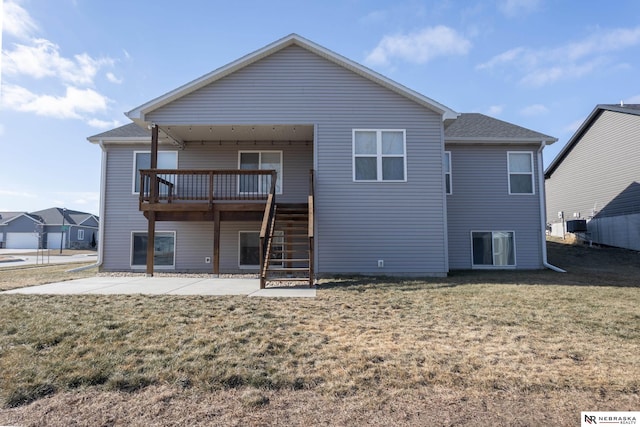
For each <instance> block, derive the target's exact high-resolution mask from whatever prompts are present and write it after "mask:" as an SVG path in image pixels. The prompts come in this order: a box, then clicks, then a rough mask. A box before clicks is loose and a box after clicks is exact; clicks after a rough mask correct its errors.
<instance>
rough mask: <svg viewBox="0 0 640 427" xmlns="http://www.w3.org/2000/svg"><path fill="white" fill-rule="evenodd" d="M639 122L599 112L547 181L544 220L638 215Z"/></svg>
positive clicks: (626, 117) (638, 118) (614, 114)
mask: <svg viewBox="0 0 640 427" xmlns="http://www.w3.org/2000/svg"><path fill="white" fill-rule="evenodd" d="M638 165H640V116H637V115H632V114H623V113H618V112H614V111H603V112H602V114H601V115H600V117H599V118H597V119H596V121H595V122H594V123H593V125H592V126H591V128H590V129H589V130H587V132H586V133H585V134H584V135H583V136H582V138H581V139H580V140H579V141H578V142H577V144H575V145H574V147H573V148H572V150H571V151H570V152H569V154H568V155H567V157H565V158H564V160H563V161H562V163H561V164H560V165H559V166H558V168H557V169H556V170H555V171H554V172H553V174H552V175H551V177H550V178H549V179H548V180H547V181H546V188H547V218H548V220H549V221H550V222H559V221H560V219H559V218H558V212H559V211H563V212H564V214H565V219H567V220H570V219H573V214H574V213H579V214H580V217H581V218H585V219H589V218H591V217H594V216H595V217H598V218H604V217H611V216H619V215H630V214H637V213H640V167H639V166H638Z"/></svg>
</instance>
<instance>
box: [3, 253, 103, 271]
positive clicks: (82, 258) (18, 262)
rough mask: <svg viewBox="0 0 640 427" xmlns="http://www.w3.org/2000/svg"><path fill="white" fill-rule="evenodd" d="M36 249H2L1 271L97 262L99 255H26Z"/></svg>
mask: <svg viewBox="0 0 640 427" xmlns="http://www.w3.org/2000/svg"><path fill="white" fill-rule="evenodd" d="M33 253H35V250H34V249H0V269H2V268H6V267H16V266H23V265H35V264H65V263H69V262H74V263H75V262H79V263H80V262H86V263H90V262H96V261H97V260H98V254H77V255H58V251H56V250H52V251H50V252H49V254H47V251H44V256H43V255H40V256H37V257H36V256H35V255H24V254H33Z"/></svg>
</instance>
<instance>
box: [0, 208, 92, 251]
mask: <svg viewBox="0 0 640 427" xmlns="http://www.w3.org/2000/svg"><path fill="white" fill-rule="evenodd" d="M63 218H64V219H63ZM98 232H99V221H98V218H97V217H96V216H95V215H92V214H89V213H86V212H79V211H74V210H69V209H62V208H50V209H45V210H41V211H37V212H30V213H27V212H0V243H1V245H0V247H3V248H7V249H37V248H43V249H60V247H61V245H62V247H63V248H65V249H94V248H95V247H96V245H97V242H98Z"/></svg>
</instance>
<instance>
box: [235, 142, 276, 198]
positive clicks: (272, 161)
mask: <svg viewBox="0 0 640 427" xmlns="http://www.w3.org/2000/svg"><path fill="white" fill-rule="evenodd" d="M238 155H239V160H238V163H239V168H240V169H245V170H247V169H248V170H275V171H276V194H282V151H240V152H239V154H238ZM238 188H239V192H240V193H261V194H268V193H269V189H270V188H271V177H270V176H266V175H263V176H259V175H255V176H241V177H240V182H239V185H238Z"/></svg>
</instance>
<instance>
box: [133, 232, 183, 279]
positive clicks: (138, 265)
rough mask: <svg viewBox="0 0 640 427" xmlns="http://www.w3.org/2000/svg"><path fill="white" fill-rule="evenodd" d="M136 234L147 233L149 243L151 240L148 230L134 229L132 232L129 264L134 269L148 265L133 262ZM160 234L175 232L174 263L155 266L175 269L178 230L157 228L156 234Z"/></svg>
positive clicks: (159, 268)
mask: <svg viewBox="0 0 640 427" xmlns="http://www.w3.org/2000/svg"><path fill="white" fill-rule="evenodd" d="M134 234H146V235H147V244H148V241H149V237H148V234H149V232H148V231H147V230H143V231H140V230H134V231H132V232H131V237H130V243H129V265H130V267H131V269H132V270H135V269H143V268H146V267H147V264H146V263H145V264H144V265H141V264H134V263H133V235H134ZM158 234H173V264H172V265H155V263H154V265H153V268H154V269H156V270H175V268H176V256H177V247H178V242H177V240H176V232H175V231H174V230H160V231H158V230H156V235H158Z"/></svg>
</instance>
